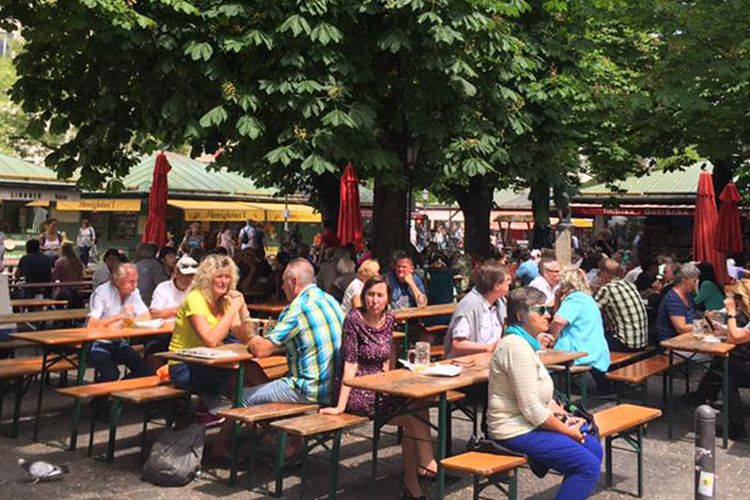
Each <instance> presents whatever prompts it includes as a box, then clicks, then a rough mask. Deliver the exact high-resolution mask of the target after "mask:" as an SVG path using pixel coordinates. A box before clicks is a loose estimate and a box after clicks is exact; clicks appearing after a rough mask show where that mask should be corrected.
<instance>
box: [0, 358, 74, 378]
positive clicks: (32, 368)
mask: <svg viewBox="0 0 750 500" xmlns="http://www.w3.org/2000/svg"><path fill="white" fill-rule="evenodd" d="M42 360H43V358H42V356H31V357H26V358H13V359H2V360H0V379H13V378H19V377H28V376H31V375H38V374H40V373H42ZM75 368H76V367H75V365H74V364H73V363H72V362H71V361H68V360H67V359H59V360H58V361H57V362H55V364H53V365H51V366H49V367H48V368H47V371H48V372H49V373H57V372H64V371H68V370H74V369H75Z"/></svg>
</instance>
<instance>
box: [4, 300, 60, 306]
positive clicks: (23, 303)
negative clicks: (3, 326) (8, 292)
mask: <svg viewBox="0 0 750 500" xmlns="http://www.w3.org/2000/svg"><path fill="white" fill-rule="evenodd" d="M67 305H68V301H67V300H57V299H14V300H11V301H10V307H29V308H32V307H51V306H67Z"/></svg>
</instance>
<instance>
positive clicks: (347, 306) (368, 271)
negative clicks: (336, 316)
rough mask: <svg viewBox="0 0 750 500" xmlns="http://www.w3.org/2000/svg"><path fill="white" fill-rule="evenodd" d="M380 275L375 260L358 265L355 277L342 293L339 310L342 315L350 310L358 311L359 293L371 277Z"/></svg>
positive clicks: (360, 302) (378, 266)
mask: <svg viewBox="0 0 750 500" xmlns="http://www.w3.org/2000/svg"><path fill="white" fill-rule="evenodd" d="M378 274H380V264H378V261H377V260H375V259H367V260H366V261H364V262H362V264H360V266H359V269H357V277H356V278H354V279H353V280H352V282H351V283H349V286H348V287H346V290H345V291H344V298H343V300H342V301H341V309H342V310H343V311H344V315H346V314H348V313H349V311H351V310H352V309H359V308H361V307H362V298H361V293H362V289H363V288H364V286H365V283H366V282H367V280H369V279H370V278H372V277H373V276H377V275H378Z"/></svg>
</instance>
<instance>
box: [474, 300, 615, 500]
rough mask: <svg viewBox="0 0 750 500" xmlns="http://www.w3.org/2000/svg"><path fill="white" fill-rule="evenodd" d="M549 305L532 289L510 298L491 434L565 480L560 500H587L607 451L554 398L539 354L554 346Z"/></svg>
mask: <svg viewBox="0 0 750 500" xmlns="http://www.w3.org/2000/svg"><path fill="white" fill-rule="evenodd" d="M545 301H546V296H545V295H544V293H543V292H541V291H539V290H536V289H534V288H530V287H523V288H519V289H517V290H514V291H513V292H511V294H510V296H509V297H508V318H509V323H510V326H509V327H508V328H507V329H506V334H505V336H504V337H503V338H502V339H501V340H500V342H498V346H497V348H496V349H495V351H494V353H493V354H492V363H491V365H490V375H489V391H488V397H489V406H488V409H487V411H488V413H487V429H488V433H489V437H490V438H492V439H495V440H496V441H497V442H498V443H499V444H501V445H502V446H505V447H506V448H508V449H510V450H512V451H516V452H518V453H523V454H525V455H526V456H528V457H529V458H530V459H531V460H533V461H534V462H535V463H537V464H539V465H543V466H546V467H549V468H550V469H554V470H556V471H558V472H560V473H561V474H563V476H564V478H563V482H562V484H561V485H560V488H559V489H558V490H557V494H556V495H555V498H557V499H559V500H576V499H583V498H587V497H588V496H589V495H590V494H591V492H592V491H593V489H594V487H595V486H596V481H597V479H598V477H599V472H600V467H601V461H602V447H601V444H600V443H599V441H598V439H597V438H595V437H593V436H590V435H588V434H587V427H586V425H585V422H584V421H583V420H582V419H579V418H576V417H572V416H570V415H568V414H567V413H566V412H565V410H564V409H563V408H562V407H560V405H558V404H557V403H555V401H554V400H553V398H552V396H553V393H554V386H553V383H552V379H551V378H550V376H549V373H548V372H547V369H546V368H545V367H544V364H543V363H542V362H541V360H540V359H539V356H538V355H537V354H536V352H535V350H538V349H540V348H541V346H542V345H544V344H546V342H547V341H548V338H547V336H546V335H545V334H544V332H545V331H547V328H548V327H549V313H548V312H547V308H546V307H545V305H544V304H545Z"/></svg>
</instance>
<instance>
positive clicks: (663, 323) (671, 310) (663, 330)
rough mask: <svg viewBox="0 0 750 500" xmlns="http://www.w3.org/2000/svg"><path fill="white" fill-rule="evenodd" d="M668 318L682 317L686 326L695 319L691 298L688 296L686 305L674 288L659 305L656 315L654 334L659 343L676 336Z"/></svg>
mask: <svg viewBox="0 0 750 500" xmlns="http://www.w3.org/2000/svg"><path fill="white" fill-rule="evenodd" d="M670 316H682V317H684V318H685V322H686V323H687V324H691V323H692V322H693V320H694V319H695V304H694V303H693V297H692V296H690V295H688V303H687V305H685V303H684V302H683V301H682V299H681V298H680V296H679V295H678V294H677V292H675V290H674V288H672V289H671V290H669V291H668V292H667V294H666V295H665V296H664V298H663V299H662V301H661V304H659V312H658V313H657V315H656V333H657V334H658V336H659V341H660V342H661V341H662V340H667V339H671V338H672V337H674V336H676V335H677V332H676V331H675V329H674V325H672V320H671V319H669V318H670Z"/></svg>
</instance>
